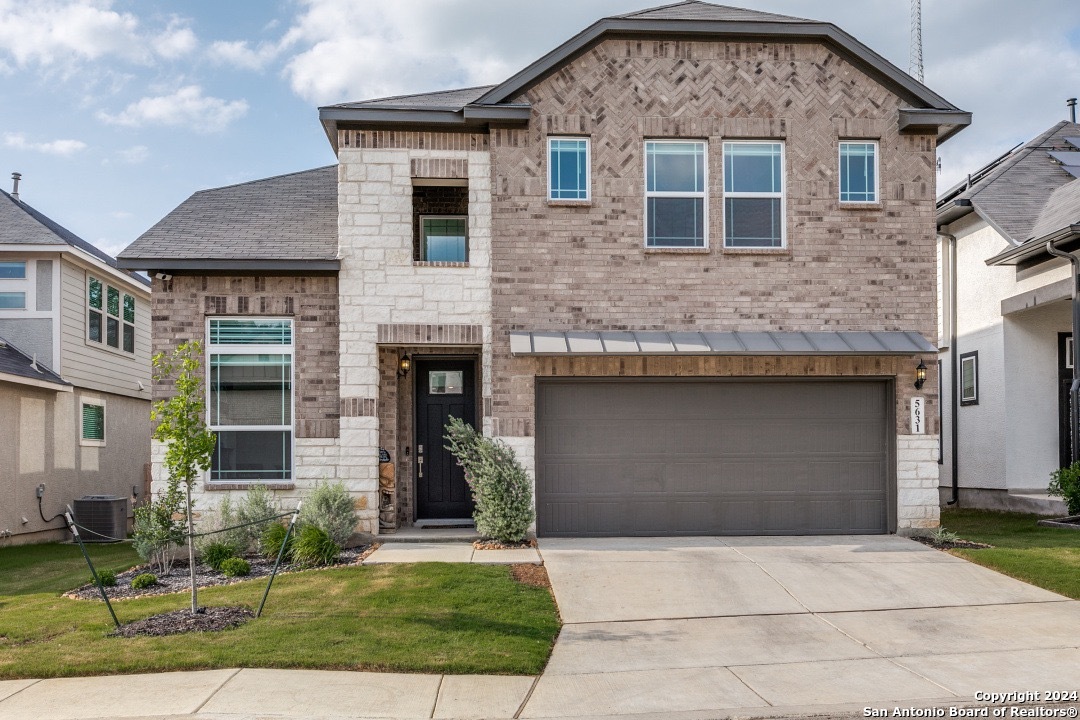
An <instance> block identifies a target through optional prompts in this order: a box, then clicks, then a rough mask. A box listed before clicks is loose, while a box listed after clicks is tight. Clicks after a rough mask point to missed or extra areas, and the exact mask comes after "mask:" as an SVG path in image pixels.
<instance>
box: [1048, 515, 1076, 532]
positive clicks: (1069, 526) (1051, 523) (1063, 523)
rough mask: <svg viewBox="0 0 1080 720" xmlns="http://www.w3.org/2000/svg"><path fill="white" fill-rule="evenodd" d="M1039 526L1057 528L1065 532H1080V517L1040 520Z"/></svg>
mask: <svg viewBox="0 0 1080 720" xmlns="http://www.w3.org/2000/svg"><path fill="white" fill-rule="evenodd" d="M1039 524H1040V525H1042V526H1044V527H1056V528H1062V529H1064V530H1080V515H1072V516H1070V517H1063V518H1048V519H1046V520H1040V521H1039Z"/></svg>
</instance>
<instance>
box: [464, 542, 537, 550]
mask: <svg viewBox="0 0 1080 720" xmlns="http://www.w3.org/2000/svg"><path fill="white" fill-rule="evenodd" d="M472 546H473V548H475V549H476V550H524V549H527V548H534V547H536V540H522V541H521V542H516V543H504V542H499V541H498V540H475V541H473V544H472Z"/></svg>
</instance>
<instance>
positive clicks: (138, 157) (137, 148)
mask: <svg viewBox="0 0 1080 720" xmlns="http://www.w3.org/2000/svg"><path fill="white" fill-rule="evenodd" d="M117 155H118V156H119V157H120V161H121V162H124V163H127V164H128V165H138V164H139V163H141V162H143V161H145V160H146V158H148V157H150V148H148V147H146V146H145V145H133V146H131V147H129V148H128V149H126V150H121V151H120V152H118V153H117Z"/></svg>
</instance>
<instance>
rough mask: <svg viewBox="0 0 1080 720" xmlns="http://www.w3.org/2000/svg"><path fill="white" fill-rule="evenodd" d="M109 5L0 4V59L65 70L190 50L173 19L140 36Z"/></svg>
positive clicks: (76, 0)
mask: <svg viewBox="0 0 1080 720" xmlns="http://www.w3.org/2000/svg"><path fill="white" fill-rule="evenodd" d="M112 6H113V2H112V0H68V1H66V2H65V1H63V0H33V1H32V2H29V1H28V0H0V53H6V54H8V55H10V56H11V57H12V58H13V59H14V61H15V64H16V66H18V67H26V66H28V65H32V64H34V65H40V66H46V67H48V66H57V65H59V66H67V67H68V68H69V69H75V68H78V66H79V63H80V62H84V61H87V60H98V59H102V58H107V57H115V58H121V59H123V60H127V61H129V62H133V63H137V64H141V65H148V64H151V63H152V62H153V61H154V59H155V58H156V57H162V58H166V59H175V58H177V57H180V56H182V55H184V54H186V53H188V52H190V51H191V50H193V49H194V47H195V45H196V44H197V40H196V38H195V34H194V33H193V32H192V31H191V29H190V28H188V27H187V26H186V24H185V23H184V22H183V21H182V20H180V19H179V18H177V17H175V16H174V17H173V18H171V19H170V20H169V22H168V25H167V27H166V28H165V29H164V30H163V31H160V32H154V31H151V30H146V29H144V28H143V27H142V25H141V23H140V20H139V18H138V17H137V16H136V15H135V14H134V13H131V12H118V11H116V10H113V9H112Z"/></svg>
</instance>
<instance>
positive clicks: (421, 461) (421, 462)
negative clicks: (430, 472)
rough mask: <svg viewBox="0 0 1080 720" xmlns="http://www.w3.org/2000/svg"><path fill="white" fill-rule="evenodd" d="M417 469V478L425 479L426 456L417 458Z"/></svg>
mask: <svg viewBox="0 0 1080 720" xmlns="http://www.w3.org/2000/svg"><path fill="white" fill-rule="evenodd" d="M416 468H417V473H416V477H418V478H422V477H424V456H423V455H419V456H417V458H416Z"/></svg>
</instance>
